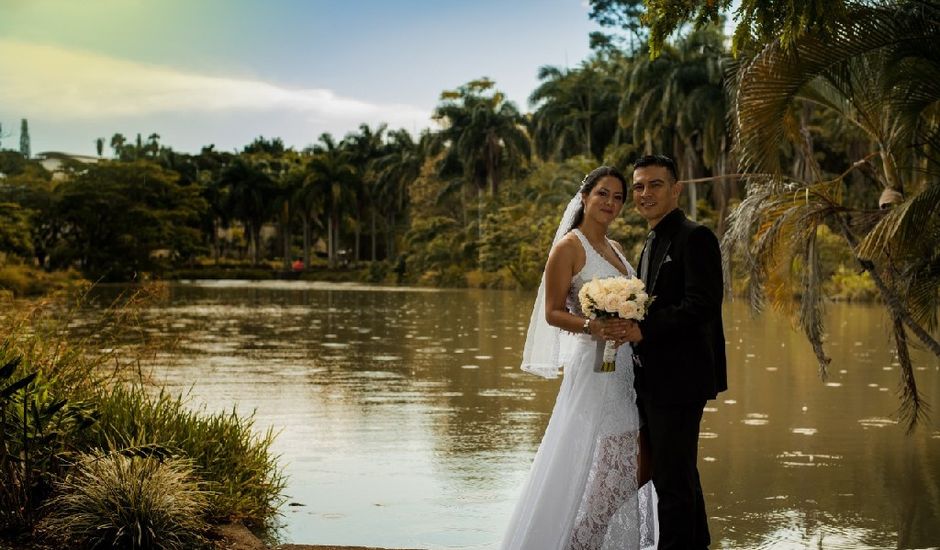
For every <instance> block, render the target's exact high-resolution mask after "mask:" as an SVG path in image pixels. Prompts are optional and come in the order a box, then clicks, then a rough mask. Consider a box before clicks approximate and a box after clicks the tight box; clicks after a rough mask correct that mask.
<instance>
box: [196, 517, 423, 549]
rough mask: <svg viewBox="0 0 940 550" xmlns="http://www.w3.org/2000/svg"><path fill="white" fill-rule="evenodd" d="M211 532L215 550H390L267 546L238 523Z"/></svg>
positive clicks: (366, 547)
mask: <svg viewBox="0 0 940 550" xmlns="http://www.w3.org/2000/svg"><path fill="white" fill-rule="evenodd" d="M213 531H214V534H215V535H216V536H217V537H218V540H217V542H216V548H217V550H391V549H387V548H379V547H373V546H334V545H316V544H280V545H277V546H268V545H266V544H264V542H263V541H262V540H261V539H260V538H258V537H257V536H256V535H255V534H254V533H252V532H251V531H250V530H249V529H248V528H246V527H245V526H244V525H241V524H239V523H232V524H229V525H221V526H218V527H216V528H215V529H214V530H213ZM401 550H417V549H401Z"/></svg>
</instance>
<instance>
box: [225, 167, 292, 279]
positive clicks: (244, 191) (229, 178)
mask: <svg viewBox="0 0 940 550" xmlns="http://www.w3.org/2000/svg"><path fill="white" fill-rule="evenodd" d="M220 183H221V184H222V186H223V187H225V188H226V194H225V198H226V205H225V209H226V211H228V212H230V213H231V217H232V218H234V219H237V220H241V221H242V223H244V224H245V229H246V230H247V232H248V236H249V239H250V243H251V250H252V261H253V262H254V263H255V264H258V263H260V262H261V226H262V225H264V223H265V222H266V221H268V220H269V219H271V216H272V214H273V212H272V205H273V204H274V201H275V198H276V197H277V195H278V186H277V183H276V181H275V180H274V179H272V176H271V173H270V171H269V170H268V167H267V166H266V164H265V162H264V161H263V160H260V161H259V160H255V159H252V158H251V157H250V156H248V155H239V156H238V157H235V160H234V162H233V163H232V164H231V165H229V166H228V167H227V168H226V169H225V170H224V171H223V172H222V174H221V177H220Z"/></svg>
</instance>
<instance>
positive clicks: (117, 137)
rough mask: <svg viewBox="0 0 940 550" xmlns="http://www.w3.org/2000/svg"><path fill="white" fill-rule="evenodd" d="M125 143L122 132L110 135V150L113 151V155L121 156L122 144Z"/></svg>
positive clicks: (122, 153)
mask: <svg viewBox="0 0 940 550" xmlns="http://www.w3.org/2000/svg"><path fill="white" fill-rule="evenodd" d="M126 143H127V138H125V137H124V134H114V135H113V136H111V150H113V151H114V156H115V157H118V158H121V157H122V156H123V155H124V146H125V144H126Z"/></svg>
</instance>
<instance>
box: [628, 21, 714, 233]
mask: <svg viewBox="0 0 940 550" xmlns="http://www.w3.org/2000/svg"><path fill="white" fill-rule="evenodd" d="M722 41H723V37H722V35H721V33H720V32H719V31H718V30H717V29H715V28H712V27H709V28H704V29H700V30H697V31H694V32H692V33H690V34H689V35H688V36H686V37H685V38H683V39H681V40H680V41H679V42H678V43H677V44H676V45H674V46H672V45H667V46H664V48H663V51H662V54H661V55H660V56H659V57H657V58H656V59H649V58H646V57H645V56H643V57H639V58H637V59H634V60H632V61H631V62H630V66H629V71H625V73H624V75H625V76H624V90H625V92H624V95H623V97H622V99H621V102H620V124H621V125H622V126H624V127H625V128H631V129H632V135H633V141H634V143H636V144H638V145H639V144H642V146H643V149H644V150H645V152H646V153H653V152H658V151H669V152H671V153H672V155H673V157H674V158H675V159H676V160H677V162H678V163H679V165H680V167H681V168H682V175H683V178H686V179H694V178H696V177H698V176H703V175H705V174H704V171H705V170H710V171H712V172H716V171H717V172H719V173H723V172H724V171H725V170H727V164H728V151H729V149H730V131H729V129H728V126H727V123H726V116H727V112H728V102H727V99H726V97H727V96H726V93H725V88H724V72H725V66H726V64H727V63H728V62H729V58H728V56H727V55H726V54H725V51H724V45H723V42H722ZM700 167H701V168H700ZM688 189H689V214H690V216H691V217H692V218H693V219H695V217H696V210H697V202H698V190H697V186H696V184H690V185H688ZM719 189H720V190H722V191H724V190H726V189H727V187H726V186H724V185H722V186H720V187H719ZM718 198H719V200H718V203H719V210H720V211H722V212H721V213H720V214H719V218H720V219H723V218H724V212H723V208H722V207H723V206H726V205H727V199H726V195H725V194H724V193H721V194H719V196H718ZM719 225H722V224H721V223H720V224H719Z"/></svg>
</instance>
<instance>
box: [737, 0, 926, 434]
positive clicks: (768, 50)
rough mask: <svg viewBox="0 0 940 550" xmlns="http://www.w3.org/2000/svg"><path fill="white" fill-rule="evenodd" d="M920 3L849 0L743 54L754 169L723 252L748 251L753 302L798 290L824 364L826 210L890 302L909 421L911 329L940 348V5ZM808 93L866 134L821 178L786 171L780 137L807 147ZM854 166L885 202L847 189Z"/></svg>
mask: <svg viewBox="0 0 940 550" xmlns="http://www.w3.org/2000/svg"><path fill="white" fill-rule="evenodd" d="M918 6H920V7H919V8H916V9H915V8H914V7H911V6H909V5H905V4H900V5H891V6H887V7H872V6H855V7H852V8H851V9H852V14H851V15H852V17H851V19H850V22H849V23H846V24H844V25H841V26H839V27H838V28H837V29H836V30H835V31H834V32H832V33H829V34H827V35H822V34H820V33H808V34H806V35H804V36H802V37H801V38H799V39H797V40H795V41H794V42H793V43H792V44H791V47H790V48H784V47H782V45H781V43H780V42H774V43H771V44H769V45H768V46H766V47H765V48H764V49H763V50H762V51H760V52H759V53H758V54H757V55H756V56H754V57H753V59H750V60H749V61H747V62H746V63H743V64H742V66H741V68H740V71H739V74H738V76H737V80H736V82H737V86H736V103H735V115H736V118H737V123H738V128H737V134H738V135H737V141H738V151H739V154H740V162H741V165H742V167H743V170H744V172H745V173H747V174H751V175H752V177H751V179H750V181H749V184H748V196H747V197H746V199H745V200H744V201H743V202H742V203H741V205H740V206H739V207H738V208H737V209H736V210H735V212H734V213H733V215H732V220H731V222H732V223H731V229H729V231H728V233H727V234H726V235H725V239H724V245H725V247H726V249H727V250H728V251H729V252H731V251H734V250H738V251H740V252H741V254H742V255H743V258H744V261H745V266H746V267H747V269H748V271H749V272H750V296H751V301H752V304H754V305H755V306H756V307H761V306H762V305H763V303H764V302H765V301H766V300H767V299H768V297H769V299H770V301H771V303H773V304H774V305H775V306H777V307H780V308H783V309H788V308H790V307H792V306H791V305H789V304H791V300H790V296H792V294H793V293H799V294H801V296H802V300H801V302H800V309H799V312H798V319H799V324H800V326H801V327H802V329H803V331H804V332H805V333H806V335H807V337H808V339H809V340H810V342H811V343H812V344H813V348H814V350H815V352H816V355H817V358H818V361H819V365H820V370H821V372H822V374H823V375H825V372H826V366H827V364H828V363H829V358H828V357H827V356H826V354H825V351H824V349H823V346H822V331H823V327H822V308H823V305H822V293H821V290H820V281H819V269H818V254H817V250H816V231H817V228H818V227H819V226H820V225H822V224H826V225H828V226H830V227H832V228H833V229H834V230H835V231H837V232H838V233H839V234H841V236H842V237H843V238H844V240H845V242H846V244H847V246H848V247H850V248H851V250H853V252H854V253H855V256H856V259H857V260H858V263H859V266H860V268H861V269H862V270H864V271H866V272H867V273H868V274H869V275H870V276H871V278H872V280H873V281H874V283H875V285H876V287H877V289H878V292H879V294H880V297H881V298H882V300H883V302H884V303H885V304H886V307H887V309H888V312H889V314H890V315H891V319H892V325H893V326H892V336H893V338H894V341H895V344H896V346H897V353H898V359H899V362H900V364H901V370H902V396H901V398H902V409H901V415H902V417H903V418H904V419H905V420H907V422H908V428H909V429H913V427H914V426H915V425H916V423H917V421H918V419H919V418H921V417H922V416H923V415H924V414H925V410H926V409H925V404H924V402H923V399H922V398H921V396H920V394H919V392H918V390H917V385H916V381H915V378H914V369H913V365H912V364H911V360H910V355H909V353H908V343H907V339H908V331H910V332H911V333H913V334H914V335H915V337H916V338H917V339H918V340H920V341H921V342H922V343H923V344H924V345H925V346H926V347H927V348H928V349H930V350H931V351H932V352H933V353H934V354H935V355H936V356H937V357H940V343H938V342H937V340H936V339H934V337H933V336H932V335H931V332H932V331H935V330H936V328H937V309H938V306H940V294H938V290H937V289H938V287H940V252H938V248H937V246H936V243H937V242H938V238H940V158H938V156H937V152H938V151H940V58H938V56H937V53H936V44H937V43H940V24H938V19H940V17H938V16H940V8H936V7H934V8H927V7H925V5H924V4H918ZM806 105H809V106H811V107H812V108H816V109H821V110H823V111H825V112H828V113H830V114H832V115H834V116H835V117H837V118H838V119H840V120H842V121H843V122H844V123H846V125H849V126H854V127H855V128H857V129H858V130H860V131H861V132H863V133H864V134H865V135H867V136H868V139H869V141H870V146H871V149H870V150H869V152H868V154H866V155H865V156H864V157H863V158H860V159H857V160H856V161H855V162H854V163H853V164H852V165H851V166H846V167H845V171H844V172H843V173H841V174H837V175H835V176H834V177H832V178H830V179H828V180H822V178H814V179H811V180H809V181H801V180H800V179H799V178H795V177H793V176H792V174H791V175H789V176H788V175H787V174H786V173H785V172H784V166H786V160H787V157H788V155H787V154H786V151H792V153H791V155H790V156H800V155H804V156H805V155H807V154H809V153H811V148H808V147H806V141H807V136H806V134H805V133H801V132H799V131H795V132H794V129H795V128H798V127H799V125H798V124H797V123H796V119H797V117H798V113H799V111H801V110H802V109H804V108H805V106H806ZM785 146H786V147H785ZM804 164H805V162H804ZM859 168H862V169H866V170H868V171H869V173H870V174H871V179H872V180H874V181H876V182H877V183H878V184H879V185H880V186H881V187H882V189H883V192H882V194H881V197H880V199H879V204H877V205H875V204H872V205H868V207H867V208H866V207H865V205H861V206H858V205H853V204H851V203H849V202H848V201H847V200H846V198H845V196H846V193H845V185H846V176H847V175H848V174H849V173H850V172H851V171H852V170H854V169H859ZM801 172H802V173H803V174H805V173H806V171H801ZM809 173H810V174H812V173H813V171H810V172H809ZM821 180H822V181H821ZM876 207H877V208H876ZM794 259H797V260H798V261H799V263H801V264H802V278H801V280H799V281H798V282H796V283H794V282H793V281H791V280H790V279H789V274H790V270H789V269H788V267H789V266H790V265H791V264H792V261H793V260H794ZM768 294H769V296H768ZM795 313H796V312H795Z"/></svg>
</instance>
